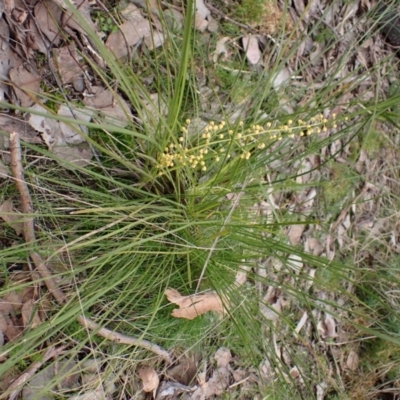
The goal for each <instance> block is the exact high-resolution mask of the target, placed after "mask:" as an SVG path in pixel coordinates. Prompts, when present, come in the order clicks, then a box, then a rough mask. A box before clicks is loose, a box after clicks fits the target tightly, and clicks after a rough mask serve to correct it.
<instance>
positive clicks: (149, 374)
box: [138, 365, 160, 393]
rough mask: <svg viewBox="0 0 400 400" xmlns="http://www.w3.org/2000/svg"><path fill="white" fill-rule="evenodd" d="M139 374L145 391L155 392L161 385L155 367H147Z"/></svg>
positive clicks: (141, 369)
mask: <svg viewBox="0 0 400 400" xmlns="http://www.w3.org/2000/svg"><path fill="white" fill-rule="evenodd" d="M138 374H139V376H140V379H141V380H142V383H143V391H145V392H146V393H148V392H155V391H156V390H157V388H158V385H159V383H160V379H159V378H158V375H157V372H156V371H155V369H154V368H153V367H150V366H149V365H146V366H144V367H142V368H140V369H139V371H138Z"/></svg>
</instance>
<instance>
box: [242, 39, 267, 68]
mask: <svg viewBox="0 0 400 400" xmlns="http://www.w3.org/2000/svg"><path fill="white" fill-rule="evenodd" d="M242 45H243V49H244V51H245V53H246V58H247V61H248V62H249V64H250V65H256V64H258V63H259V62H260V60H261V58H262V55H261V50H260V48H259V46H258V38H257V36H243V37H242Z"/></svg>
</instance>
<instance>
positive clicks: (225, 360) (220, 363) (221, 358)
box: [214, 347, 232, 368]
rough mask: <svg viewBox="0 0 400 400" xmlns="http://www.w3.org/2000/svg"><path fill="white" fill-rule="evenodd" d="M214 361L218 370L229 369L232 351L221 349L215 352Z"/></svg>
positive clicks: (225, 348)
mask: <svg viewBox="0 0 400 400" xmlns="http://www.w3.org/2000/svg"><path fill="white" fill-rule="evenodd" d="M214 359H215V361H216V362H217V367H218V368H221V367H223V368H228V365H229V363H230V362H231V361H232V354H231V351H230V350H229V349H228V348H227V347H220V348H219V349H218V350H217V351H216V352H215V354H214Z"/></svg>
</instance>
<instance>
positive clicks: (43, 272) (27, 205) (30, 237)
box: [10, 132, 172, 363]
mask: <svg viewBox="0 0 400 400" xmlns="http://www.w3.org/2000/svg"><path fill="white" fill-rule="evenodd" d="M10 156H11V171H12V174H13V178H14V181H15V184H16V186H17V189H18V191H19V193H20V196H21V208H22V212H23V213H24V214H27V217H26V218H25V219H24V222H23V224H24V239H25V241H26V242H27V243H35V241H36V237H35V230H34V220H33V217H32V214H33V205H32V200H31V196H30V193H29V189H28V185H27V184H26V182H25V179H24V174H23V170H22V161H21V142H20V138H19V135H18V133H16V132H13V133H11V134H10ZM29 256H30V258H31V259H32V261H33V263H34V264H35V267H36V269H37V270H38V272H39V274H40V276H41V277H42V279H43V280H44V282H45V284H46V286H47V288H48V290H49V291H50V293H51V294H52V295H53V296H54V298H55V299H56V300H57V303H58V304H61V305H62V304H65V303H66V302H67V296H66V295H65V293H64V292H63V291H62V290H61V289H60V288H58V286H57V284H56V282H55V281H54V279H53V278H52V275H51V272H50V271H49V269H48V267H47V265H46V262H45V261H44V260H43V258H42V257H41V256H40V254H38V253H36V252H34V251H32V252H31V253H30V254H29ZM77 320H78V322H79V323H80V324H81V325H82V326H83V327H85V328H86V329H91V330H94V331H97V333H98V334H99V335H100V336H103V337H104V338H106V339H109V340H112V341H114V342H117V343H124V344H129V345H132V346H137V347H141V348H143V349H146V350H149V351H151V352H153V353H155V354H157V355H159V356H160V357H162V358H163V359H164V360H165V361H166V362H168V363H172V358H171V356H170V355H169V353H168V352H167V351H166V350H164V349H163V348H162V347H160V346H158V345H156V344H153V343H151V342H149V341H148V340H144V339H139V338H136V337H131V336H127V335H123V334H121V333H118V332H113V331H110V330H109V329H107V328H102V327H100V325H98V324H97V323H96V322H94V321H92V320H90V319H88V318H86V317H85V316H84V315H79V316H78V317H77Z"/></svg>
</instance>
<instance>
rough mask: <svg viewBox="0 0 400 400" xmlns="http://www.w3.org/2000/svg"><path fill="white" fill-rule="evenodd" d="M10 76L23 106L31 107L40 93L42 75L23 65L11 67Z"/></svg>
mask: <svg viewBox="0 0 400 400" xmlns="http://www.w3.org/2000/svg"><path fill="white" fill-rule="evenodd" d="M9 76H10V81H11V83H12V85H13V89H14V92H15V95H16V97H17V98H18V100H19V102H20V104H21V107H30V106H31V105H32V104H33V103H34V102H35V99H36V95H37V94H38V93H40V77H39V76H38V75H37V74H36V73H32V72H29V71H28V70H27V69H26V68H24V67H23V66H20V67H17V68H11V69H10V72H9Z"/></svg>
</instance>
